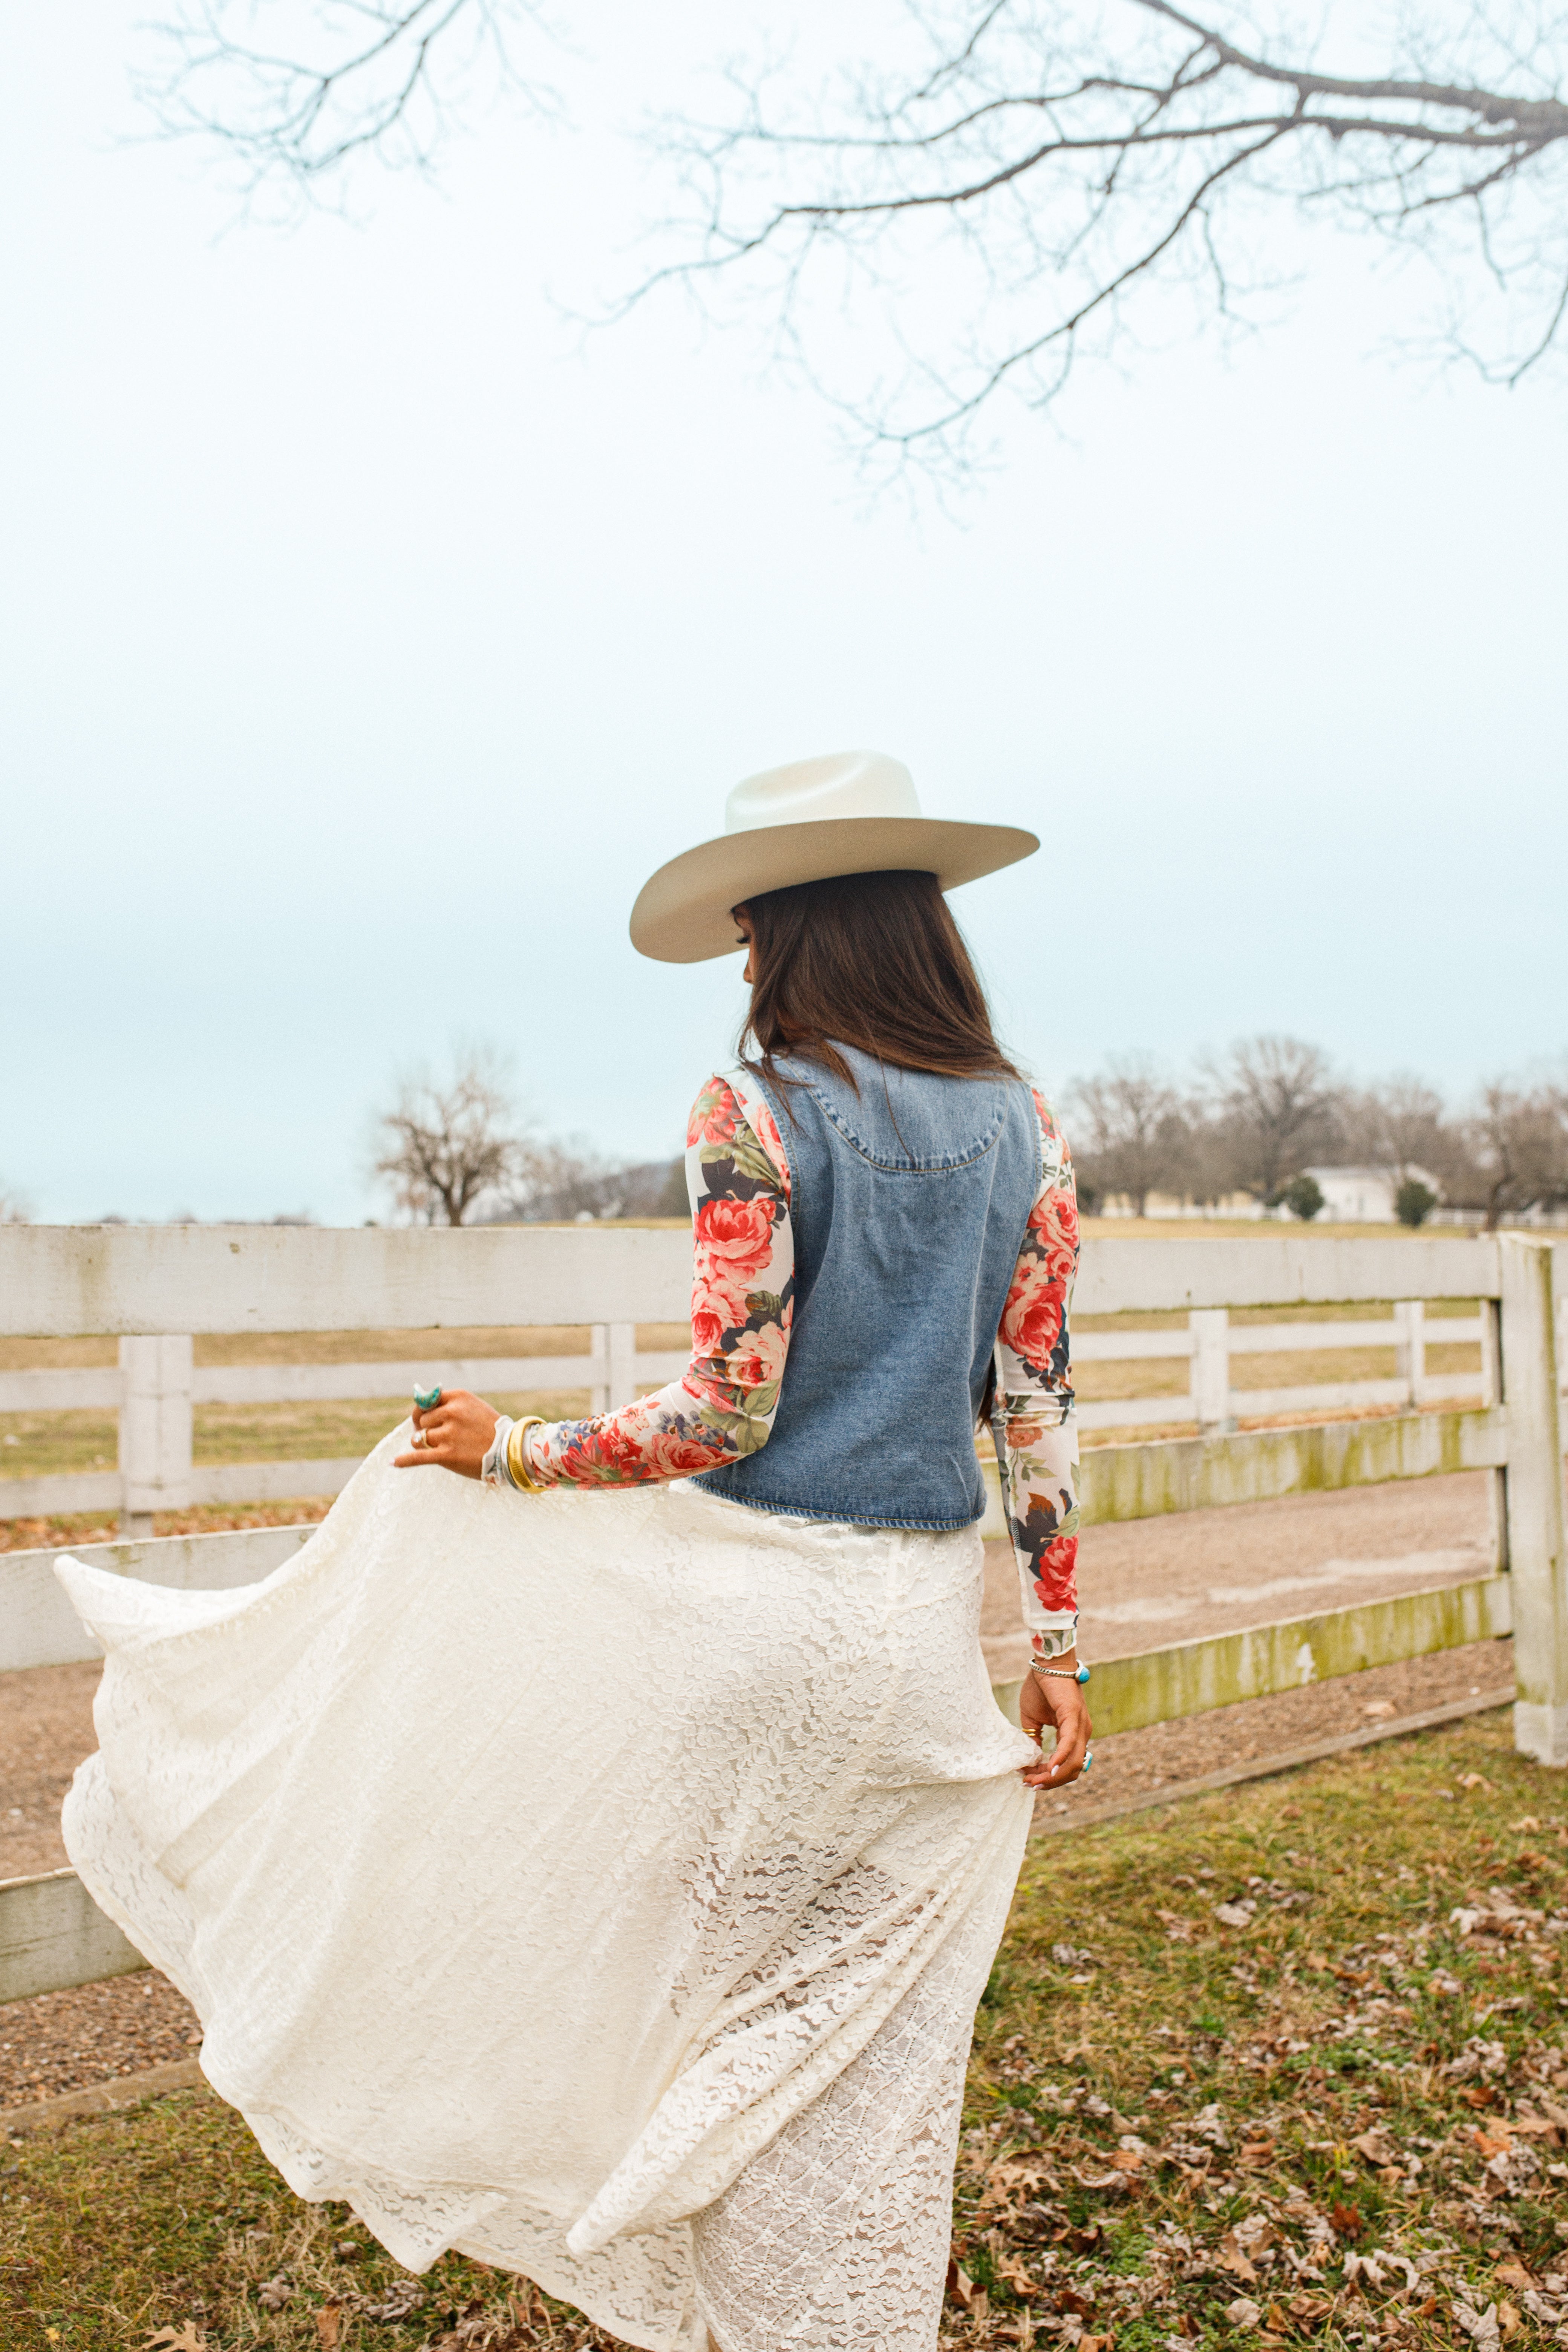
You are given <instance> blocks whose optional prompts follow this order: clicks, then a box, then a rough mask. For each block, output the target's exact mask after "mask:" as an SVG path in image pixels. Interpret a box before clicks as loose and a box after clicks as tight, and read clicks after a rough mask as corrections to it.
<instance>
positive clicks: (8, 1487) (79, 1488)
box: [0, 1323, 687, 1536]
mask: <svg viewBox="0 0 1568 2352" xmlns="http://www.w3.org/2000/svg"><path fill="white" fill-rule="evenodd" d="M194 1355H195V1350H194V1349H193V1346H192V1335H191V1334H190V1333H189V1332H177V1333H166V1334H163V1335H162V1336H160V1337H157V1338H146V1337H138V1338H135V1339H121V1342H120V1361H119V1364H118V1366H110V1365H106V1366H104V1367H102V1368H101V1369H97V1368H94V1369H90V1370H65V1371H53V1370H28V1371H19V1372H0V1412H81V1411H84V1410H94V1411H98V1412H106V1411H107V1412H115V1413H117V1414H118V1415H119V1424H120V1427H119V1440H120V1442H119V1459H118V1463H117V1466H116V1467H115V1468H114V1469H113V1470H103V1471H87V1472H80V1471H67V1472H61V1473H59V1474H58V1475H54V1476H49V1477H41V1478H5V1477H0V1518H9V1519H32V1518H44V1517H53V1516H55V1515H57V1514H58V1513H62V1512H69V1511H102V1510H113V1509H116V1508H118V1510H119V1512H120V1515H121V1532H122V1533H123V1534H125V1535H128V1536H137V1535H144V1536H150V1535H151V1534H152V1532H153V1513H154V1511H188V1510H189V1509H191V1508H192V1507H193V1506H194V1505H195V1504H199V1503H271V1502H281V1501H284V1500H286V1499H290V1498H292V1497H294V1496H316V1495H341V1494H342V1490H343V1488H344V1487H345V1486H347V1485H348V1482H349V1480H350V1479H351V1478H352V1477H353V1474H354V1472H355V1471H356V1470H357V1469H358V1467H359V1456H358V1455H357V1454H356V1455H353V1456H352V1457H350V1458H346V1459H329V1460H321V1459H316V1460H313V1461H298V1462H248V1463H247V1462H216V1463H203V1464H197V1463H196V1462H195V1461H194V1459H193V1456H192V1431H193V1414H194V1408H195V1406H196V1405H198V1404H306V1403H346V1402H353V1401H354V1400H356V1399H367V1398H377V1397H383V1398H386V1399H387V1400H389V1401H392V1400H397V1401H399V1402H400V1405H401V1408H402V1409H403V1410H406V1408H407V1403H408V1399H409V1393H410V1391H411V1390H412V1389H413V1388H414V1387H415V1385H416V1384H417V1385H418V1386H419V1387H421V1388H429V1387H430V1386H431V1385H432V1384H433V1383H435V1382H437V1381H439V1383H440V1384H441V1386H442V1387H443V1388H448V1389H475V1390H479V1391H488V1392H489V1393H490V1394H492V1395H496V1396H507V1395H510V1394H512V1393H513V1392H514V1391H518V1390H530V1389H533V1390H541V1391H545V1390H552V1389H586V1390H587V1391H589V1394H590V1399H591V1402H590V1410H591V1411H592V1412H605V1410H606V1409H607V1408H609V1407H612V1406H615V1405H620V1404H627V1403H629V1402H631V1400H632V1399H633V1398H634V1397H637V1396H643V1395H646V1394H647V1391H648V1390H649V1389H654V1388H659V1387H661V1386H662V1385H663V1383H664V1382H665V1381H672V1380H675V1379H677V1378H678V1377H679V1374H680V1373H681V1372H682V1371H683V1370H685V1368H686V1363H687V1357H686V1355H685V1353H684V1352H682V1353H680V1354H674V1353H671V1352H669V1351H668V1350H666V1351H661V1352H650V1351H648V1350H646V1349H645V1350H641V1351H639V1350H638V1348H637V1326H636V1324H635V1323H596V1324H594V1325H592V1326H591V1327H590V1332H589V1347H588V1350H587V1352H586V1354H577V1355H572V1356H479V1357H475V1358H474V1359H472V1360H460V1359H457V1358H450V1359H448V1358H443V1357H437V1356H431V1357H422V1358H420V1359H419V1360H417V1361H415V1360H410V1361H409V1362H407V1363H373V1364H213V1365H200V1364H197V1363H195V1360H194ZM397 1418H398V1413H397V1412H395V1411H394V1412H389V1413H388V1416H387V1420H388V1426H389V1427H390V1426H391V1425H392V1423H394V1422H395V1420H396V1419H397Z"/></svg>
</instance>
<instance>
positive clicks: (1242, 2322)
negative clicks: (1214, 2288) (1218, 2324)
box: [1225, 2294, 1263, 2327]
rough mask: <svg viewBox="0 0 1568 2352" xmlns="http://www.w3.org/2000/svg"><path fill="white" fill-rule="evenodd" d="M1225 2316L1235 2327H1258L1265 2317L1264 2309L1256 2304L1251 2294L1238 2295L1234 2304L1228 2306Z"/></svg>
mask: <svg viewBox="0 0 1568 2352" xmlns="http://www.w3.org/2000/svg"><path fill="white" fill-rule="evenodd" d="M1225 2315H1226V2318H1227V2319H1228V2320H1229V2322H1230V2324H1231V2326H1233V2327H1256V2326H1257V2325H1258V2321H1259V2320H1260V2319H1261V2318H1262V2316H1263V2307H1262V2305H1260V2304H1256V2303H1254V2302H1253V2300H1252V2297H1251V2296H1250V2295H1249V2294H1238V2295H1237V2298H1236V2301H1235V2302H1234V2303H1227V2304H1226V2307H1225Z"/></svg>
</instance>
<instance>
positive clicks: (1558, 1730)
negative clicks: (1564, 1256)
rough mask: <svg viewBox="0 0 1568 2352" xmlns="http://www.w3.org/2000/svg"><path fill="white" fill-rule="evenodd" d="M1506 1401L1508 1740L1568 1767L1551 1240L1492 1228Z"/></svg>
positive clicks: (1566, 1608) (1567, 1565)
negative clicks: (1511, 1686) (1513, 1695)
mask: <svg viewBox="0 0 1568 2352" xmlns="http://www.w3.org/2000/svg"><path fill="white" fill-rule="evenodd" d="M1498 1245H1499V1258H1500V1265H1501V1269H1502V1335H1501V1336H1502V1390H1503V1402H1504V1403H1505V1404H1506V1406H1507V1408H1508V1467H1507V1470H1506V1472H1505V1473H1504V1481H1505V1483H1504V1494H1505V1496H1506V1499H1507V1507H1508V1563H1509V1575H1510V1581H1511V1590H1512V1595H1513V1659H1514V1676H1515V1680H1516V1683H1517V1686H1518V1691H1519V1696H1518V1697H1517V1699H1516V1700H1515V1702H1514V1709H1513V1744H1514V1746H1515V1748H1518V1750H1519V1752H1520V1753H1521V1755H1522V1756H1533V1757H1534V1758H1535V1759H1536V1760H1537V1762H1539V1763H1542V1764H1552V1765H1557V1766H1563V1765H1568V1546H1565V1544H1564V1536H1563V1429H1562V1412H1561V1407H1560V1404H1559V1401H1558V1390H1557V1331H1556V1314H1555V1307H1554V1300H1553V1296H1552V1293H1553V1283H1552V1244H1551V1243H1550V1242H1539V1241H1535V1240H1532V1239H1529V1238H1527V1237H1526V1236H1525V1235H1523V1234H1500V1235H1499V1236H1498Z"/></svg>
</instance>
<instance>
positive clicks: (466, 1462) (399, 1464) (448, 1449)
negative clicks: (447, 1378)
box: [392, 1389, 500, 1478]
mask: <svg viewBox="0 0 1568 2352" xmlns="http://www.w3.org/2000/svg"><path fill="white" fill-rule="evenodd" d="M499 1420H500V1413H499V1412H497V1411H496V1409H495V1407H494V1405H492V1404H487V1403H486V1402H485V1401H484V1399H483V1397H477V1396H470V1395H469V1393H468V1390H467V1389H443V1390H442V1391H441V1402H440V1403H439V1404H433V1405H431V1406H430V1408H429V1410H428V1411H427V1412H420V1410H419V1407H418V1406H417V1405H416V1406H415V1408H414V1427H415V1431H416V1436H415V1439H414V1444H413V1445H412V1447H411V1448H410V1449H409V1451H408V1452H407V1453H406V1454H399V1455H398V1456H397V1459H396V1460H395V1463H394V1464H393V1465H392V1466H393V1468H394V1469H395V1470H424V1469H427V1468H429V1467H430V1466H431V1465H434V1466H435V1467H436V1468H437V1469H438V1470H455V1471H456V1472H457V1473H458V1476H459V1477H460V1478H477V1477H478V1476H479V1472H480V1470H481V1469H482V1468H483V1467H484V1459H485V1456H486V1454H488V1453H489V1450H490V1445H491V1443H492V1441H493V1439H494V1437H495V1433H496V1423H497V1422H498V1421H499Z"/></svg>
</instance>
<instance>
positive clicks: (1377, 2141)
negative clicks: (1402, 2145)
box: [1351, 2129, 1399, 2166]
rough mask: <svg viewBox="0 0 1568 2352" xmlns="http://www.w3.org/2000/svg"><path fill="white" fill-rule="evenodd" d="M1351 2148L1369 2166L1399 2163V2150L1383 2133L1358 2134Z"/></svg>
mask: <svg viewBox="0 0 1568 2352" xmlns="http://www.w3.org/2000/svg"><path fill="white" fill-rule="evenodd" d="M1351 2146H1352V2147H1353V2148H1355V2149H1357V2150H1358V2151H1359V2153H1360V2154H1361V2155H1363V2156H1364V2157H1365V2158H1366V2160H1367V2162H1368V2163H1369V2164H1375V2165H1378V2166H1384V2165H1390V2164H1397V2163H1398V2162H1399V2150H1398V2149H1397V2148H1396V2147H1394V2142H1393V2141H1392V2140H1391V2139H1390V2138H1389V2137H1388V2134H1387V2133H1386V2132H1384V2131H1378V2130H1376V2129H1373V2130H1372V2131H1363V2132H1358V2133H1357V2134H1356V2136H1355V2137H1354V2139H1352V2142H1351Z"/></svg>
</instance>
